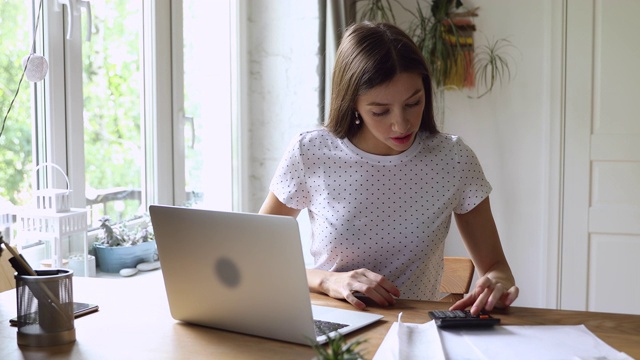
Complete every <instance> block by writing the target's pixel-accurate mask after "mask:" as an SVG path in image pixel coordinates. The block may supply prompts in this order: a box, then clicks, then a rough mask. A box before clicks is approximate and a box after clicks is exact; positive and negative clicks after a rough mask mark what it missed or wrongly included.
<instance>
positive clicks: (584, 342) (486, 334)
mask: <svg viewBox="0 0 640 360" xmlns="http://www.w3.org/2000/svg"><path fill="white" fill-rule="evenodd" d="M401 315H402V314H400V316H401ZM400 316H399V317H398V320H399V321H398V322H396V323H394V324H393V325H392V326H391V328H390V329H389V332H388V333H387V335H386V336H385V338H384V340H383V341H382V344H381V345H380V348H379V349H378V351H377V352H376V354H375V356H374V358H373V359H374V360H387V359H401V360H412V359H429V360H431V359H433V360H442V359H453V360H465V359H473V360H479V359H487V360H501V359H509V360H511V359H522V360H527V359H535V360H545V359H549V360H561V359H571V360H596V359H597V360H633V359H632V358H631V357H629V356H628V355H626V354H625V353H622V352H619V351H617V350H616V349H614V348H612V347H611V346H609V345H607V344H606V343H605V342H603V341H602V340H600V339H599V338H598V337H597V336H595V335H594V334H593V333H592V332H591V331H589V329H587V328H586V327H585V326H584V325H536V326H495V327H492V328H488V329H464V330H462V329H453V330H443V329H439V328H438V327H436V326H435V323H434V322H433V321H429V322H427V323H424V324H408V323H402V322H401V319H400Z"/></svg>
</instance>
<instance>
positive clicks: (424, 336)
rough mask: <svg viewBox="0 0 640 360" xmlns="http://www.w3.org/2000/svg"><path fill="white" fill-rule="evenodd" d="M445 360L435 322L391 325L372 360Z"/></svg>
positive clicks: (396, 323)
mask: <svg viewBox="0 0 640 360" xmlns="http://www.w3.org/2000/svg"><path fill="white" fill-rule="evenodd" d="M414 359H415V360H418V359H419V360H445V357H444V352H443V351H442V345H441V342H440V337H439V336H438V332H437V330H436V328H435V323H434V322H433V321H430V322H428V323H425V324H411V323H403V322H402V313H400V314H399V315H398V322H395V323H393V324H392V325H391V328H390V329H389V331H388V332H387V335H386V336H385V338H384V340H382V344H380V347H379V348H378V351H377V352H376V354H375V356H374V357H373V360H414Z"/></svg>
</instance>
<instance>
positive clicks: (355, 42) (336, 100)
mask: <svg viewBox="0 0 640 360" xmlns="http://www.w3.org/2000/svg"><path fill="white" fill-rule="evenodd" d="M400 73H415V74H418V75H420V76H421V77H422V84H423V85H424V91H425V107H424V112H423V113H422V121H421V122H420V129H419V130H420V131H428V132H429V133H431V134H437V133H438V132H439V131H438V129H437V127H436V122H435V119H434V114H433V87H432V85H431V76H430V75H429V70H428V68H427V63H426V62H425V60H424V57H423V56H422V53H421V52H420V50H419V49H418V47H417V46H416V44H415V43H414V42H413V40H411V38H410V37H409V36H408V35H407V34H406V33H405V32H404V31H402V30H400V29H399V28H398V27H396V26H395V25H392V24H388V23H372V22H363V23H358V24H354V25H351V26H350V27H349V28H348V29H347V30H346V31H345V33H344V36H343V37H342V41H341V42H340V46H339V47H338V52H337V54H336V62H335V66H334V69H333V79H332V85H331V107H330V109H329V119H328V120H327V123H326V125H325V126H326V128H327V129H328V130H329V131H331V132H332V133H333V134H334V135H336V136H337V137H339V138H341V139H343V138H345V137H349V138H350V137H353V136H354V135H355V134H356V133H357V132H358V131H359V129H360V127H359V126H358V125H356V124H355V103H356V100H357V97H358V96H359V95H361V94H363V93H364V92H366V91H367V90H370V89H372V88H374V87H376V86H378V85H380V84H384V83H386V82H388V81H390V80H392V79H393V78H394V77H395V76H396V75H398V74H400Z"/></svg>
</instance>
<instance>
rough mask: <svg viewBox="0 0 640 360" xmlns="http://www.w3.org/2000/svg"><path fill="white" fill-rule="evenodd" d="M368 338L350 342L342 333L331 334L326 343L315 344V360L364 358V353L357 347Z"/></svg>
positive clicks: (357, 359) (359, 359) (356, 359)
mask: <svg viewBox="0 0 640 360" xmlns="http://www.w3.org/2000/svg"><path fill="white" fill-rule="evenodd" d="M365 341H366V340H360V339H356V340H353V341H351V342H348V341H347V340H346V339H345V338H344V336H342V334H340V333H337V334H336V335H334V336H329V340H328V341H327V343H326V344H325V345H320V344H317V343H316V344H313V350H314V351H315V353H316V356H315V357H314V358H313V360H363V359H364V358H365V357H364V355H363V354H362V353H361V352H360V351H359V350H358V349H357V348H358V347H359V346H360V345H362V344H363V343H364V342H365Z"/></svg>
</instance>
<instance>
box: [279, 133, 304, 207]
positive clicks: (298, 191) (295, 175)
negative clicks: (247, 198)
mask: <svg viewBox="0 0 640 360" xmlns="http://www.w3.org/2000/svg"><path fill="white" fill-rule="evenodd" d="M300 139H301V137H300V136H298V137H296V138H294V139H293V140H292V141H291V143H290V144H289V147H288V149H287V151H286V152H285V153H284V156H283V157H282V159H281V160H280V163H279V165H278V168H277V169H276V172H275V175H274V176H273V178H272V179H271V184H270V185H269V190H270V191H271V192H273V194H274V195H275V196H276V197H277V198H278V199H279V200H280V201H281V202H282V203H283V204H285V205H286V206H288V207H290V208H294V209H304V208H306V207H308V203H309V191H308V190H307V185H306V177H305V172H304V163H303V158H302V152H301V151H302V148H301V141H300Z"/></svg>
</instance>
